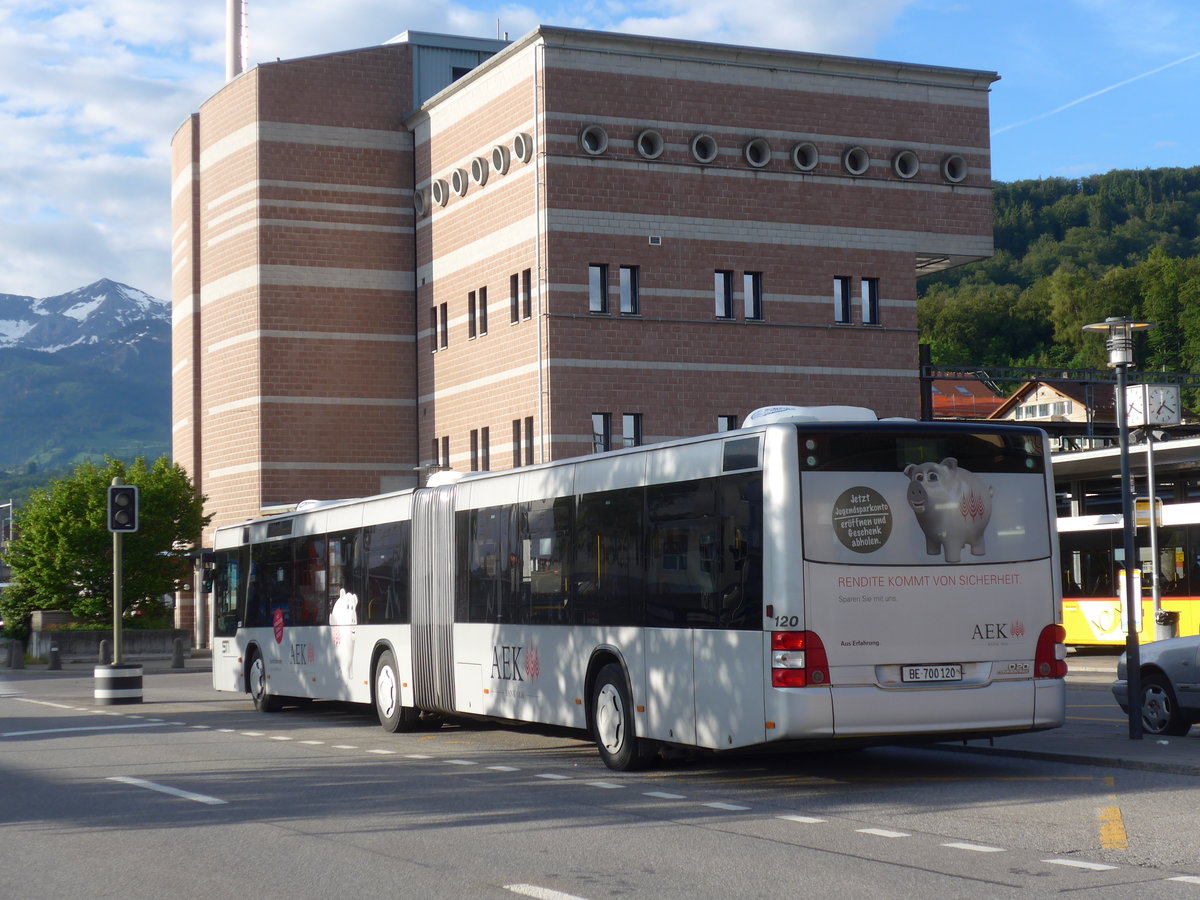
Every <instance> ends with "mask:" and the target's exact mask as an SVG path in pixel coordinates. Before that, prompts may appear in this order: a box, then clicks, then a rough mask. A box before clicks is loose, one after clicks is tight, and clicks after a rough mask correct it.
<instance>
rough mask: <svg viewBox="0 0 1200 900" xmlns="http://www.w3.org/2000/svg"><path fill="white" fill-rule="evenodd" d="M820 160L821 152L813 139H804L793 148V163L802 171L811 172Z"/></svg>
mask: <svg viewBox="0 0 1200 900" xmlns="http://www.w3.org/2000/svg"><path fill="white" fill-rule="evenodd" d="M820 161H821V154H820V153H819V152H817V145H816V144H814V143H813V142H812V141H802V142H801V143H799V144H797V145H796V146H795V147H793V148H792V165H793V166H795V167H796V168H797V169H799V170H800V171H801V172H811V171H812V170H813V169H815V168H816V167H817V163H819V162H820Z"/></svg>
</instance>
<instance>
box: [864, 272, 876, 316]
mask: <svg viewBox="0 0 1200 900" xmlns="http://www.w3.org/2000/svg"><path fill="white" fill-rule="evenodd" d="M862 320H863V324H864V325H878V324H879V279H878V278H864V279H863V280H862Z"/></svg>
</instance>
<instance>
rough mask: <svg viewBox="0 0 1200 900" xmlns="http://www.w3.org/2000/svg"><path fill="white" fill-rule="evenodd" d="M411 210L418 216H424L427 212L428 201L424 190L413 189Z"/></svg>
mask: <svg viewBox="0 0 1200 900" xmlns="http://www.w3.org/2000/svg"><path fill="white" fill-rule="evenodd" d="M413 210H414V211H416V214H417V215H418V216H424V215H425V214H426V213H427V212H429V201H428V200H426V199H425V192H424V191H413Z"/></svg>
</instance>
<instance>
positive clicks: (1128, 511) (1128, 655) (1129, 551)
mask: <svg viewBox="0 0 1200 900" xmlns="http://www.w3.org/2000/svg"><path fill="white" fill-rule="evenodd" d="M1153 327H1154V325H1153V324H1152V323H1150V322H1136V321H1134V320H1133V319H1129V318H1126V317H1125V316H1110V317H1109V318H1107V319H1105V320H1104V321H1103V322H1095V323H1093V324H1091V325H1084V326H1083V330H1084V331H1099V332H1103V333H1104V334H1106V335H1107V341H1106V346H1107V348H1108V367H1109V368H1110V369H1116V370H1117V394H1116V398H1115V399H1116V406H1117V434H1118V436H1119V438H1120V444H1121V530H1122V532H1123V534H1124V538H1125V673H1126V674H1125V677H1126V685H1127V686H1128V689H1129V738H1130V740H1138V741H1140V740H1141V739H1142V674H1141V667H1142V658H1141V652H1140V648H1139V646H1138V626H1137V621H1138V618H1139V617H1138V615H1137V613H1138V612H1140V611H1141V606H1142V586H1141V584H1140V583H1139V584H1137V585H1136V586H1135V585H1134V576H1133V573H1134V565H1133V563H1134V554H1135V553H1136V550H1135V548H1134V531H1133V529H1134V522H1133V487H1132V479H1131V478H1130V474H1129V418H1128V415H1127V413H1128V409H1127V407H1126V400H1125V391H1126V379H1127V371H1126V370H1127V369H1128V368H1129V367H1130V366H1132V365H1133V333H1134V332H1135V331H1148V330H1149V329H1151V328H1153ZM1151 502H1153V501H1151Z"/></svg>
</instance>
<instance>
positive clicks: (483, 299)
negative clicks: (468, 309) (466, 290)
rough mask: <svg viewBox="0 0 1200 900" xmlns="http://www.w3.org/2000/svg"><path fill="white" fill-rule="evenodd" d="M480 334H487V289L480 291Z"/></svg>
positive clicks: (482, 288) (483, 288)
mask: <svg viewBox="0 0 1200 900" xmlns="http://www.w3.org/2000/svg"><path fill="white" fill-rule="evenodd" d="M479 333H480V334H487V288H486V287H481V288H480V289H479Z"/></svg>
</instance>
